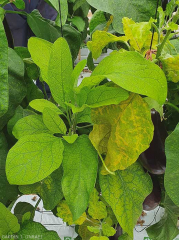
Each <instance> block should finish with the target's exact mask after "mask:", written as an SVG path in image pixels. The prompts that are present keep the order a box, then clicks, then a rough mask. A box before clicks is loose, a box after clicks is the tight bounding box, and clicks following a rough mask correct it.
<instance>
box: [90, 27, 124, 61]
mask: <svg viewBox="0 0 179 240" xmlns="http://www.w3.org/2000/svg"><path fill="white" fill-rule="evenodd" d="M127 40H128V39H127V38H126V37H125V36H122V37H117V36H115V35H113V34H111V33H108V32H105V31H99V30H97V31H95V32H94V33H93V35H92V41H89V42H88V43H87V46H88V48H89V50H90V51H91V52H92V56H93V58H95V59H97V58H98V57H99V56H100V55H101V53H102V50H103V48H104V47H105V46H106V45H107V44H108V43H112V42H126V41H127Z"/></svg>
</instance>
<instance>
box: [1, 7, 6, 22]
mask: <svg viewBox="0 0 179 240" xmlns="http://www.w3.org/2000/svg"><path fill="white" fill-rule="evenodd" d="M4 15H5V10H4V8H2V7H0V20H1V21H3V20H4Z"/></svg>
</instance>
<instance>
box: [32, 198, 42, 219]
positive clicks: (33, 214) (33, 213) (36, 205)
mask: <svg viewBox="0 0 179 240" xmlns="http://www.w3.org/2000/svg"><path fill="white" fill-rule="evenodd" d="M41 200H42V199H41V198H39V200H38V201H37V203H36V204H35V207H34V210H33V212H32V213H31V217H30V220H32V221H33V219H34V216H35V211H36V209H37V207H38V205H39V203H40V201H41Z"/></svg>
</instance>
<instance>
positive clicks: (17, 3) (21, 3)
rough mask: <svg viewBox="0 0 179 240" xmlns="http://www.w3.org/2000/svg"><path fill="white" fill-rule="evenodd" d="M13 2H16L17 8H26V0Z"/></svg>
mask: <svg viewBox="0 0 179 240" xmlns="http://www.w3.org/2000/svg"><path fill="white" fill-rule="evenodd" d="M12 3H14V5H15V6H16V8H18V9H21V10H24V8H25V2H24V1H23V0H15V1H12Z"/></svg>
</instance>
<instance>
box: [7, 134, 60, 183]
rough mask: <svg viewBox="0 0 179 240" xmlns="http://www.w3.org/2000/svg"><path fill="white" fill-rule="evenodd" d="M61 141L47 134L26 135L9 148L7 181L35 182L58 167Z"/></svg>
mask: <svg viewBox="0 0 179 240" xmlns="http://www.w3.org/2000/svg"><path fill="white" fill-rule="evenodd" d="M63 149H64V147H63V143H62V141H61V139H60V138H57V137H54V136H51V135H49V134H45V133H42V134H37V135H32V136H30V135H27V136H24V137H22V138H20V140H19V141H18V142H17V143H16V144H15V145H14V147H12V148H11V150H10V151H9V153H8V156H7V160H6V174H7V179H8V181H9V183H11V184H17V185H27V184H33V183H36V182H38V181H40V180H42V179H44V178H46V177H47V176H49V175H50V174H51V173H52V172H53V171H54V170H56V169H57V168H59V166H60V164H61V162H62V158H63Z"/></svg>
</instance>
